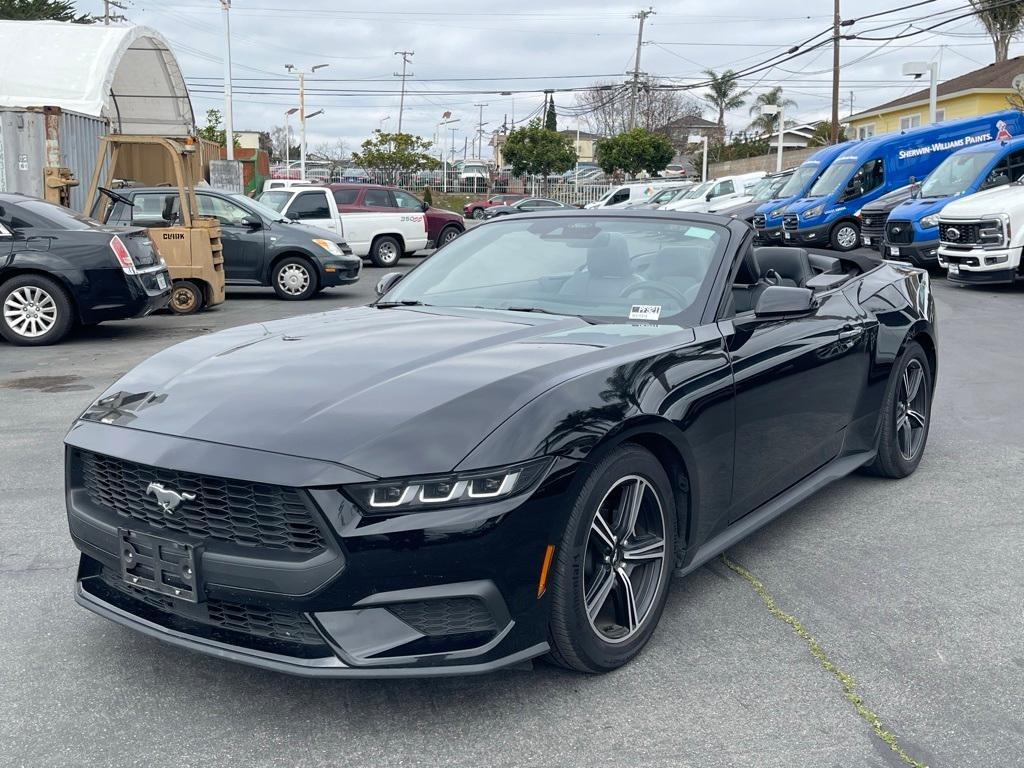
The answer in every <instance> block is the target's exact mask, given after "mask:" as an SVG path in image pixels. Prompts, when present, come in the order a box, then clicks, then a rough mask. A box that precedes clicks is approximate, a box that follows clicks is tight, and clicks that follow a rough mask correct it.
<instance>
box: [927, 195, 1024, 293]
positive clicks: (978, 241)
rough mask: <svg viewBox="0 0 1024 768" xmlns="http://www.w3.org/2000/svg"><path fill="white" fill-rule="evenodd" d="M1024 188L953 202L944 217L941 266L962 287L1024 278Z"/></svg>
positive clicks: (1010, 281) (940, 244) (940, 245)
mask: <svg viewBox="0 0 1024 768" xmlns="http://www.w3.org/2000/svg"><path fill="white" fill-rule="evenodd" d="M1022 187H1024V184H1021V182H1020V181H1017V182H1014V183H1013V184H1009V185H1007V186H1002V187H996V188H995V189H989V190H986V191H984V192H978V193H976V194H973V195H968V196H967V197H963V198H960V199H959V200H953V201H952V202H950V203H949V204H947V205H946V207H945V208H943V209H942V213H940V214H939V253H938V257H939V266H941V267H945V269H946V277H947V278H948V279H949V280H951V281H953V282H956V283H968V284H972V283H973V284H977V283H984V284H988V285H991V284H993V283H1012V282H1014V281H1015V280H1024V271H1022V265H1021V250H1022V249H1024V188H1022Z"/></svg>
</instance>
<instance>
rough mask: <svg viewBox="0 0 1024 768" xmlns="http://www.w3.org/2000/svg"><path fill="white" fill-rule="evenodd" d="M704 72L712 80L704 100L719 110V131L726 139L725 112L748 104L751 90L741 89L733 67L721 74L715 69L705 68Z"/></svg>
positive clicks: (722, 137)
mask: <svg viewBox="0 0 1024 768" xmlns="http://www.w3.org/2000/svg"><path fill="white" fill-rule="evenodd" d="M704 74H705V75H707V76H708V80H710V83H709V85H708V93H705V94H704V101H706V102H707V103H708V104H710V105H711V106H712V107H714V108H715V109H717V110H718V131H719V133H720V134H721V136H720V139H721V140H722V141H725V113H726V112H729V111H731V110H734V109H739V108H740V107H742V106H743V105H744V104H746V103H747V101H746V99H747V96H749V95H750V91H741V90H740V84H739V83H738V82H737V80H736V73H735V72H733V71H732V70H731V69H727V70H725V72H723V73H722V74H720V75H719V74H718V73H717V72H715V70H713V69H705V70H704Z"/></svg>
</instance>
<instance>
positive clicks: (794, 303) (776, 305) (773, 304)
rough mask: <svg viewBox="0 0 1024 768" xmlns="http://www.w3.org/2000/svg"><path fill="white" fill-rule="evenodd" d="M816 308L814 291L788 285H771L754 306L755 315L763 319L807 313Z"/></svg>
mask: <svg viewBox="0 0 1024 768" xmlns="http://www.w3.org/2000/svg"><path fill="white" fill-rule="evenodd" d="M813 310H814V291H812V290H811V289H810V288H793V287H790V286H786V285H769V286H768V287H767V288H765V289H764V291H763V292H762V293H761V296H760V297H759V298H758V300H757V306H755V307H754V316H755V317H757V318H761V319H771V318H775V317H784V316H786V315H806V314H807V313H809V312H811V311H813Z"/></svg>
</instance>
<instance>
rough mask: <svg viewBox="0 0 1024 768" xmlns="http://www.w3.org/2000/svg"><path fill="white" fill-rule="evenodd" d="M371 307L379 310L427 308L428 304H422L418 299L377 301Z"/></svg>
mask: <svg viewBox="0 0 1024 768" xmlns="http://www.w3.org/2000/svg"><path fill="white" fill-rule="evenodd" d="M373 306H375V307H378V308H379V309H389V308H391V307H429V306H430V305H429V304H424V303H423V302H422V301H420V300H419V299H402V300H401V301H378V302H377V303H376V304H374V305H373Z"/></svg>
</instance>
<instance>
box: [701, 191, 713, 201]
mask: <svg viewBox="0 0 1024 768" xmlns="http://www.w3.org/2000/svg"><path fill="white" fill-rule="evenodd" d="M714 196H715V193H714V191H711V192H708V193H707V194H706V195H704V199H705V200H707V201H708V202H709V203H710V202H711V198H713V197H714Z"/></svg>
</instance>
